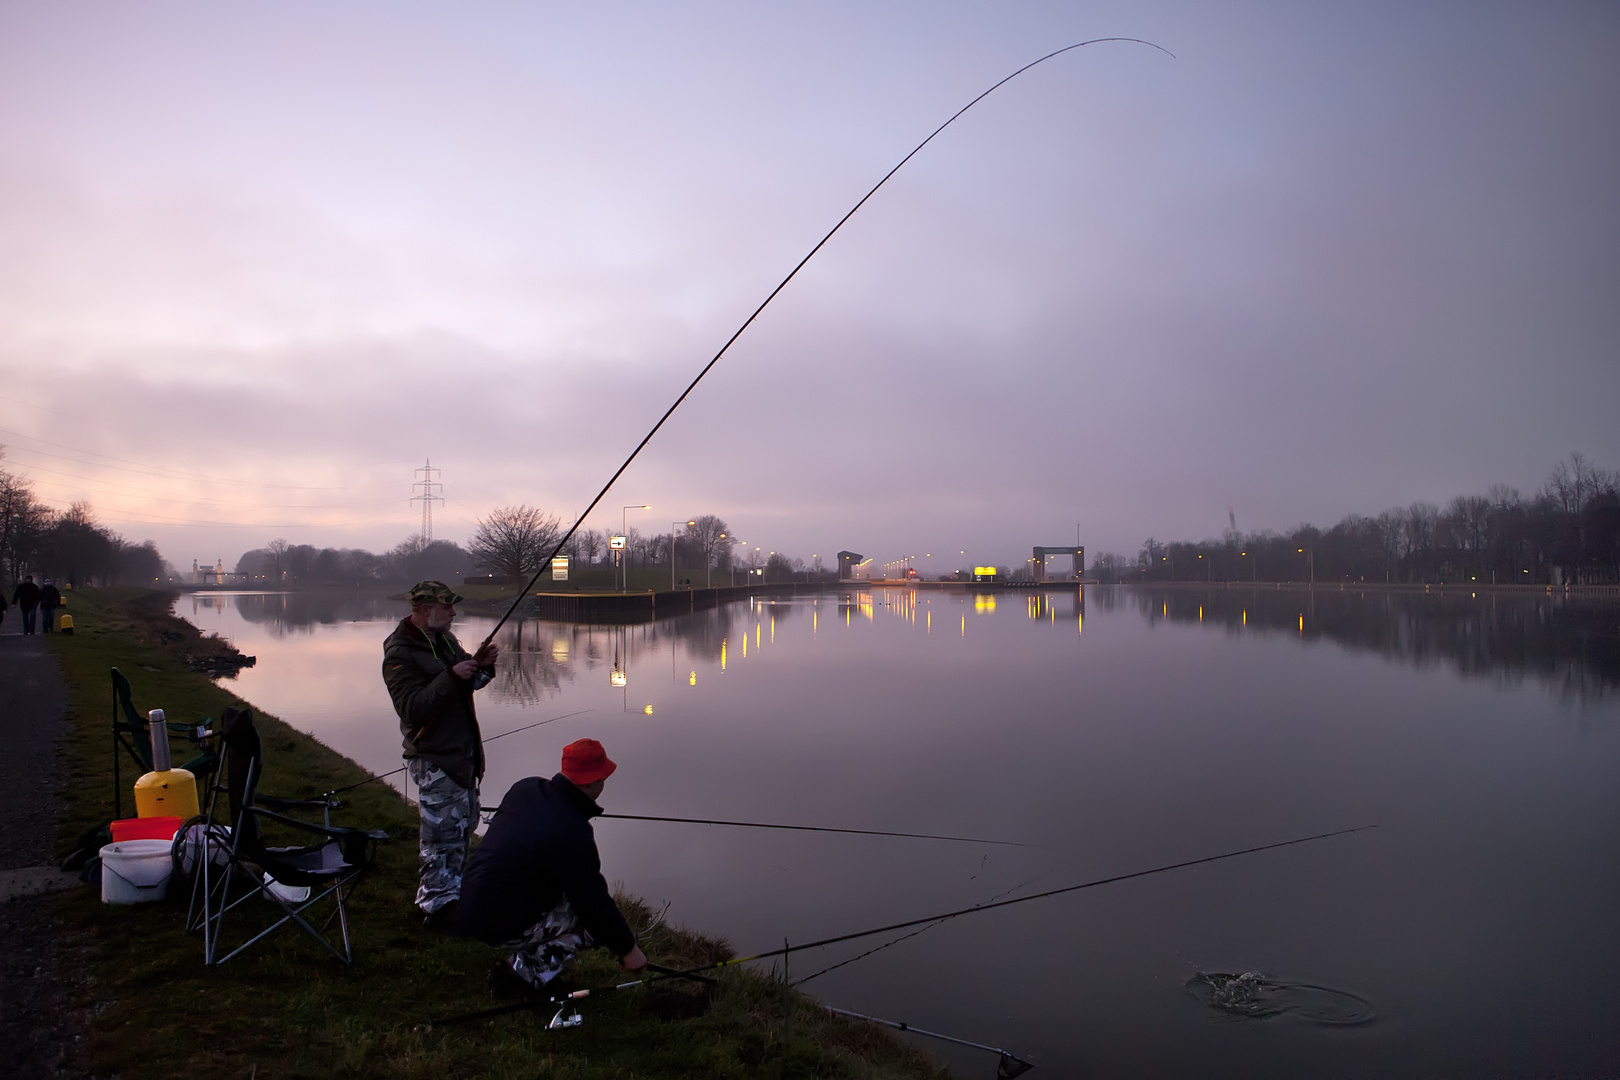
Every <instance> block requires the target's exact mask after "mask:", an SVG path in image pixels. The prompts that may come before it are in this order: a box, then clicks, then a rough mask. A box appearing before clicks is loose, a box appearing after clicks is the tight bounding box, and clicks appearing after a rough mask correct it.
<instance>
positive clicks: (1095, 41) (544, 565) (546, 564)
mask: <svg viewBox="0 0 1620 1080" xmlns="http://www.w3.org/2000/svg"><path fill="white" fill-rule="evenodd" d="M1113 41H1117V42H1131V43H1133V44H1136V45H1146V46H1147V47H1148V48H1150V49H1158V50H1159V51H1160V52H1162V53H1164V54H1165V55H1166V56H1168V57H1171V58H1172V59H1174V58H1175V55H1176V54H1175V53H1173V52H1171V51H1170V50H1169V49H1166V48H1164V47H1163V46H1161V45H1155V44H1153V42H1151V41H1144V40H1143V39H1142V38H1132V37H1104V38H1092V39H1091V40H1090V41H1081V42H1077V43H1075V44H1073V45H1066V46H1064V47H1063V48H1061V49H1058V50H1056V51H1055V52H1049V53H1047V54H1046V55H1045V56H1043V57H1041V58H1040V59H1039V60H1032V61H1030V62H1029V63H1027V64H1025V65H1024V66H1023V67H1021V68H1019V69H1018V70H1017V71H1015V72H1013V73H1012V74H1011V75H1008V76H1007V77H1005V78H1003V79H1002V80H1001V81H999V82H997V83H996V84H995V85H994V86H992V87H990V89H988V90H986V91H985V92H984V93H982V94H980V95H979V96H978V97H976V98H974V99H973V100H972V101H970V102H968V103H967V104H966V105H964V106H962V107H961V108H960V109H958V110H956V112H955V113H953V114H951V118H950V119H949V120H947V121H945V122H944V123H943V124H941V125H939V127H937V128H935V129H934V130H933V133H932V134H930V135H929V136H928V138H926V139H924V140H923V141H922V142H920V143H918V144H917V145H916V147H915V148H914V149H913V150H912V151H911V153H909V154H907V155H906V156H905V157H903V158H901V159H900V163H899V164H898V165H896V166H895V167H894V168H892V169H890V170H889V171H888V172H886V173H884V174H883V179H881V180H879V181H878V182H877V183H876V184H873V185H872V190H871V191H868V192H867V193H866V194H865V195H862V196H861V198H860V201H859V202H857V203H856V204H855V205H854V206H852V207H850V208H849V212H848V213H847V214H845V215H844V216H843V217H841V218H839V219H838V224H836V225H834V226H833V227H832V228H831V229H829V230H827V235H826V236H823V237H822V238H821V239H820V240H818V241H817V242H816V246H815V247H813V248H811V249H810V253H809V254H808V255H806V256H805V257H804V258H802V259H800V260H799V262H798V264H797V265H796V266H794V268H793V269H792V270H790V271H789V272H788V276H787V277H785V278H783V279H782V281H781V283H780V284H779V285H777V286H776V288H774V289H772V290H771V292H770V295H769V296H767V297H765V299H764V300H762V301H761V302H760V305H759V307H757V308H755V309H754V312H753V314H752V315H749V316H748V318H746V319H744V320H743V324H742V325H741V326H739V327H737V330H736V332H735V333H733V334H732V335H731V336H730V337H729V338H727V339H726V343H725V344H724V345H722V346H720V351H719V352H717V353H715V354H714V358H713V359H711V360H710V361H709V362H708V363H707V364H705V365H703V370H701V371H699V372H698V373H697V377H696V378H694V379H693V380H692V381H691V383H689V384H688V385H687V387H686V389H685V390H682V391H681V396H680V397H678V398H676V399H675V403H674V404H673V405H671V406H670V407H669V408H668V409H666V410H665V411H664V415H663V416H660V417H659V418H658V423H656V424H654V425H653V426H652V430H651V431H649V432H647V434H646V436H645V437H644V438H643V439H642V440H641V441H640V442H639V443H637V444H636V448H635V449H634V450H632V451H630V456H629V457H627V458H625V459H624V464H623V465H620V466H619V467H618V469H617V470H616V471H615V472H614V473H613V475H612V476H611V477H609V478H608V482H607V483H606V484H604V485H603V486H602V490H601V491H599V492H597V493H596V498H594V499H592V500H591V502H590V505H589V506H587V507H585V511H584V513H582V514H580V515H579V517H578V518H577V519H576V520H575V521H574V523H573V524H572V525H571V526H569V528H568V531H567V532H565V533H563V535H562V538H561V539H560V540H558V541H557V543H556V546H554V547H553V548H552V549H551V554H550V555H548V556H546V558H545V560H544V561H543V562H541V564H540V568H539V569H538V570H536V571H535V572H534V576H533V577H531V578H530V579H529V583H528V584H527V585H525V586H524V587H523V588H522V590H520V591H519V592H518V594H517V596H516V598H514V599H513V601H512V606H511V607H509V608H507V609H506V614H504V615H502V616H501V618H500V621H499V622H497V623H496V624H495V629H494V630H491V631H490V632H489V637H486V638H485V639H484V643H483V645H480V646H479V647H478V650H477V651H479V652H482V651H483V649H484V647H485V646H487V645H488V644H489V643H490V642H491V641H493V640H494V638H495V631H496V630H499V629H500V628H501V627H503V626H505V625H506V620H507V619H510V618H511V617H512V613H513V612H514V611H516V610H517V608H518V605H519V604H521V603H522V602H523V599H524V597H525V596H527V595H528V594H529V591H530V590H531V589H533V588H534V586H535V583H536V582H537V581H539V580H540V578H541V577H542V576H544V575H545V574H546V573H547V572H548V571H549V570H550V569H551V560H552V559H555V558H556V557H557V553H558V552H560V551H562V549H563V545H564V544H567V543H568V541H569V539H570V538H571V537H573V535H574V533H575V532H577V531H578V530H579V527H580V526H581V525H582V524H584V522H585V519H586V518H587V517H589V516H590V513H591V511H592V510H595V509H596V504H597V503H599V502H601V501H602V499H603V498H604V497H606V495H607V493H608V492H609V491H610V490H612V488H613V485H614V484H615V483H617V482H618V479H619V477H620V476H622V475H623V474H624V470H626V469H628V468H629V467H630V463H631V462H632V461H634V460H636V455H638V454H640V453H641V451H642V449H643V448H645V447H646V445H647V444H648V443H650V442H652V437H653V436H654V435H656V434H658V429H659V428H661V427H663V426H664V421H666V420H668V419H669V418H670V416H672V415H673V414H674V412H675V410H676V409H678V408H680V407H681V403H682V402H683V401H685V400H686V398H687V395H689V394H690V393H691V392H692V391H693V390H695V389H697V384H698V383H700V382H702V381H703V376H705V375H707V374H708V373H709V370H710V369H711V368H713V367H714V365H716V364H718V363H719V362H720V358H721V357H722V356H724V355H726V350H727V349H729V348H731V346H732V344H733V343H735V342H736V340H737V339H738V338H740V337H742V334H743V331H744V330H747V329H748V328H749V326H751V325H753V322H754V320H755V319H757V318H759V314H760V312H762V311H764V310H765V309H766V307H768V306H769V305H770V302H771V301H772V300H775V299H776V295H777V294H778V293H780V292H781V291H782V290H783V289H785V288H787V284H788V282H790V281H792V280H793V279H794V277H795V276H797V275H798V273H799V271H800V270H802V269H804V265H805V264H806V263H808V262H809V261H810V260H811V259H813V258H815V255H816V252H818V251H820V250H821V249H822V247H823V246H824V245H825V244H826V243H827V241H829V240H831V239H832V238H833V234H835V233H836V232H838V230H839V229H842V228H843V227H844V222H846V221H848V220H849V219H850V218H852V217H854V216H855V211H857V210H859V209H860V208H861V207H863V206H865V205H866V200H868V199H870V198H871V197H872V196H873V195H876V194H877V192H878V189H879V188H881V187H882V186H883V185H884V184H886V183H888V182H889V178H890V177H891V176H893V175H894V174H895V173H897V172H899V171H900V170H901V168H902V167H904V165H905V164H906V162H908V161H910V160H911V159H912V158H914V157H916V156H917V154H918V153H919V152H921V150H922V148H923V147H925V146H927V145H928V144H929V143H931V142H933V141H934V136H936V135H938V134H939V133H940V132H942V131H944V130H945V129H946V128H948V127H950V126H951V125H952V124H954V123H955V122H956V120H957V118H958V117H960V116H961V115H962V114H963V113H965V112H967V111H968V110H969V109H971V108H973V106H975V105H977V104H978V103H979V102H981V101H983V100H984V99H985V98H987V97H989V96H990V95H991V94H993V93H995V92H996V91H997V90H998V89H1000V88H1001V87H1002V86H1004V85H1006V84H1007V83H1009V82H1011V81H1012V80H1013V79H1016V78H1017V77H1018V76H1020V75H1022V74H1023V73H1024V72H1026V71H1028V70H1029V69H1030V68H1032V67H1035V66H1036V65H1037V64H1044V63H1045V62H1046V61H1048V60H1050V59H1052V58H1053V57H1054V56H1062V55H1063V54H1064V53H1066V52H1071V51H1072V50H1074V49H1080V48H1084V47H1085V46H1087V45H1100V44H1103V43H1105V42H1113Z"/></svg>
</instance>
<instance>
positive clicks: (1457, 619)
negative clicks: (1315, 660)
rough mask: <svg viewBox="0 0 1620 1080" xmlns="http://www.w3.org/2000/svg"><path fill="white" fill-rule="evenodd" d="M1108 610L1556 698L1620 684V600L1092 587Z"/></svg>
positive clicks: (1591, 694) (1577, 697) (1594, 693)
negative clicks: (1535, 686)
mask: <svg viewBox="0 0 1620 1080" xmlns="http://www.w3.org/2000/svg"><path fill="white" fill-rule="evenodd" d="M1093 594H1094V597H1095V600H1096V602H1097V603H1100V604H1101V605H1102V606H1103V607H1104V608H1105V609H1106V610H1109V611H1113V610H1116V609H1119V608H1135V609H1136V610H1137V611H1138V612H1140V613H1141V614H1142V615H1143V617H1145V618H1146V619H1147V620H1148V622H1149V623H1150V624H1152V623H1156V622H1159V621H1160V620H1168V621H1170V622H1201V623H1206V624H1208V623H1215V624H1218V625H1221V626H1223V627H1225V628H1226V629H1227V630H1228V631H1229V632H1234V633H1236V632H1242V631H1254V632H1279V631H1280V632H1283V633H1287V634H1289V635H1291V636H1293V637H1295V638H1299V639H1303V640H1307V641H1309V640H1318V639H1325V640H1328V641H1332V642H1335V643H1336V644H1339V645H1341V646H1344V647H1346V648H1350V649H1357V650H1366V651H1369V652H1374V653H1377V654H1379V655H1381V656H1385V657H1390V658H1393V659H1397V660H1400V661H1402V662H1404V663H1407V664H1411V665H1413V666H1416V667H1429V666H1433V665H1437V664H1445V665H1449V666H1451V667H1453V668H1455V669H1456V670H1457V671H1458V672H1460V673H1462V674H1464V675H1468V676H1475V677H1481V676H1483V677H1490V678H1494V679H1497V680H1499V681H1503V682H1506V683H1509V684H1512V683H1517V682H1521V681H1523V680H1525V679H1530V680H1533V681H1535V682H1539V683H1541V684H1543V685H1545V686H1546V687H1547V688H1549V689H1550V690H1551V691H1552V692H1553V693H1554V694H1556V695H1557V696H1558V697H1559V698H1561V699H1564V700H1568V701H1582V700H1586V699H1588V698H1600V697H1602V696H1603V695H1605V694H1609V693H1612V692H1614V690H1615V689H1616V688H1617V687H1620V606H1617V605H1616V604H1615V603H1613V602H1612V601H1609V602H1603V601H1599V600H1593V599H1587V598H1568V597H1564V596H1562V595H1559V594H1543V593H1536V594H1531V595H1513V594H1503V593H1494V592H1487V593H1463V592H1445V593H1440V592H1436V593H1422V592H1415V591H1414V592H1405V591H1395V590H1376V591H1373V590H1369V591H1366V592H1358V591H1353V590H1349V589H1346V590H1344V591H1340V590H1338V589H1331V590H1329V589H1317V590H1292V591H1287V590H1281V591H1279V590H1267V589H1230V590H1229V589H1210V590H1207V591H1206V590H1200V589H1164V590H1155V589H1124V588H1118V587H1097V586H1093Z"/></svg>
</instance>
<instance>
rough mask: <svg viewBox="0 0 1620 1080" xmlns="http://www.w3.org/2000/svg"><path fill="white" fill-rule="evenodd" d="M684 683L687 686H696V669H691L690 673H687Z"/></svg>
mask: <svg viewBox="0 0 1620 1080" xmlns="http://www.w3.org/2000/svg"><path fill="white" fill-rule="evenodd" d="M686 685H687V686H696V685H697V671H696V669H694V670H693V672H692V674H690V675H688V676H687V677H686Z"/></svg>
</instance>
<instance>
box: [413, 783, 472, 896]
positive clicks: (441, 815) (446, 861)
mask: <svg viewBox="0 0 1620 1080" xmlns="http://www.w3.org/2000/svg"><path fill="white" fill-rule="evenodd" d="M405 764H406V766H407V767H408V768H409V770H410V774H411V780H412V782H413V783H415V784H416V805H417V809H418V810H420V811H421V815H422V832H421V859H422V863H421V869H420V870H419V871H418V872H417V876H418V879H419V881H418V884H417V887H416V906H417V907H419V908H421V909H422V910H423V911H425V912H428V913H432V912H435V911H438V910H439V909H440V908H442V907H444V905H446V904H449V903H452V902H454V901H455V900H456V899H457V898H458V897H460V896H461V872H462V870H463V868H465V867H466V865H467V855H468V853H469V852H470V851H471V850H472V838H473V832H474V830H476V829H477V828H478V789H477V788H472V789H470V790H469V789H468V788H464V787H462V786H461V785H460V784H458V783H456V782H455V781H454V780H452V779H451V778H450V776H449V774H447V773H446V772H445V771H444V770H443V769H441V768H439V767H438V766H436V765H431V764H429V763H428V762H426V761H423V760H422V759H421V758H410V759H408V760H407V761H406V762H405Z"/></svg>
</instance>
